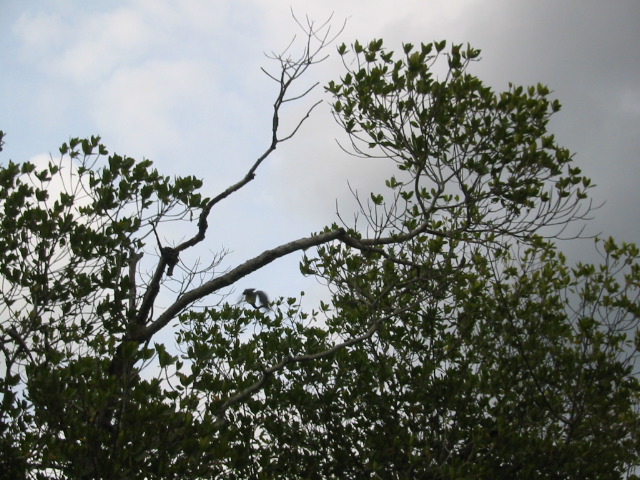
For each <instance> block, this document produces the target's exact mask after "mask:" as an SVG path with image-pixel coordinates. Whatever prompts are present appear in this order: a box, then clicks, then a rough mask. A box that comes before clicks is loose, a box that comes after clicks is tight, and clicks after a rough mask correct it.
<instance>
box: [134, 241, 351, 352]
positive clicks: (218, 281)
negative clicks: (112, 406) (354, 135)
mask: <svg viewBox="0 0 640 480" xmlns="http://www.w3.org/2000/svg"><path fill="white" fill-rule="evenodd" d="M346 237H347V235H346V232H345V231H344V230H343V229H341V228H340V229H337V230H332V231H329V232H325V233H320V234H317V235H313V236H311V237H305V238H300V239H298V240H294V241H292V242H289V243H285V244H284V245H280V246H279V247H276V248H274V249H271V250H266V251H265V252H263V253H261V254H260V255H258V256H257V257H254V258H252V259H250V260H247V261H246V262H244V263H243V264H242V265H239V266H237V267H236V268H234V269H233V270H231V271H229V272H227V273H226V274H225V275H222V276H221V277H217V278H214V279H213V280H210V281H208V282H206V283H204V284H203V285H201V286H199V287H197V288H194V289H193V290H189V291H188V292H185V294H184V295H182V296H181V297H180V298H179V299H178V300H176V301H175V302H174V303H173V304H172V305H171V306H169V308H167V309H166V310H165V311H164V312H163V313H162V314H161V315H160V316H159V317H158V318H157V319H156V320H155V321H154V322H153V323H150V324H149V325H148V326H146V327H144V328H142V329H140V330H138V331H137V332H135V333H134V334H132V335H131V337H130V338H129V340H134V341H138V342H144V341H147V340H149V339H150V338H151V337H152V336H153V334H155V333H156V332H158V331H159V330H161V329H162V328H163V327H164V326H166V325H167V324H168V323H169V322H170V321H171V320H173V319H174V318H175V317H176V316H178V315H179V314H180V313H181V312H182V311H184V310H185V309H186V308H188V307H189V306H190V305H192V304H193V303H194V302H196V301H198V300H200V299H202V298H204V297H206V296H207V295H210V294H211V293H213V292H216V291H218V290H220V289H221V288H225V287H228V286H229V285H232V284H233V283H235V282H236V281H237V280H239V279H241V278H242V277H245V276H246V275H248V274H250V273H251V272H255V271H256V270H259V269H260V268H262V267H264V266H265V265H268V264H269V263H271V262H273V261H274V260H277V259H278V258H281V257H284V256H285V255H288V254H290V253H293V252H295V251H298V250H306V249H307V248H311V247H316V246H318V245H322V244H323V243H327V242H330V241H333V240H338V239H344V238H346ZM349 238H350V237H349Z"/></svg>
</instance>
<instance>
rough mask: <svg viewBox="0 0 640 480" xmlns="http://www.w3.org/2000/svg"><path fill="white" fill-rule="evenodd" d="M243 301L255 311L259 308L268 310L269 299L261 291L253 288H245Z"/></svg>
mask: <svg viewBox="0 0 640 480" xmlns="http://www.w3.org/2000/svg"><path fill="white" fill-rule="evenodd" d="M242 295H244V301H245V302H247V303H248V304H249V305H251V306H252V307H253V308H255V309H256V310H258V309H260V308H263V307H264V308H267V309H268V308H269V297H267V294H266V293H264V292H263V291H262V290H256V289H255V288H247V289H245V291H244V292H242Z"/></svg>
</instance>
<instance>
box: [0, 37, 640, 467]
mask: <svg viewBox="0 0 640 480" xmlns="http://www.w3.org/2000/svg"><path fill="white" fill-rule="evenodd" d="M309 38H310V40H313V39H320V46H319V47H318V48H317V49H316V50H312V49H311V47H308V48H307V49H306V50H305V51H304V54H303V55H302V56H301V57H300V58H299V59H297V60H292V59H291V58H288V57H287V58H284V57H276V60H278V61H279V62H280V67H281V71H280V74H273V75H272V74H268V75H269V76H270V78H272V79H273V80H275V81H276V82H278V85H279V92H278V96H277V98H276V102H275V104H274V118H273V125H272V131H273V139H272V143H271V144H270V145H269V147H268V148H267V150H266V151H265V154H264V155H262V156H261V157H260V158H258V160H257V161H256V163H255V164H254V165H253V166H252V168H251V169H249V171H248V172H247V175H246V176H245V177H244V178H243V179H242V180H241V181H239V182H237V183H234V184H232V185H231V186H230V187H229V188H228V189H226V190H225V191H223V192H221V193H220V194H219V195H217V196H214V197H211V198H206V197H205V196H203V195H202V194H201V193H199V190H200V188H202V182H201V181H199V180H198V179H196V178H193V177H185V178H174V179H171V178H168V177H165V176H162V175H160V174H159V173H158V172H157V171H156V170H155V169H153V166H152V164H151V162H150V161H148V160H145V161H135V160H134V159H131V158H129V157H126V156H120V155H117V154H113V153H111V154H110V153H109V152H108V151H107V149H106V147H105V146H104V145H102V144H101V143H100V139H99V138H97V137H92V138H89V139H84V140H81V139H72V140H71V141H69V142H68V143H65V144H64V145H63V146H62V147H61V148H60V156H59V158H58V159H57V160H53V159H52V160H51V161H50V162H49V163H48V165H34V164H32V163H29V162H23V163H13V162H11V161H9V162H8V163H5V164H4V165H3V166H2V167H0V212H1V215H2V217H1V218H0V230H1V234H0V251H1V252H2V255H1V256H0V282H1V285H2V289H1V294H2V300H1V303H0V338H1V342H2V343H1V345H2V346H1V347H0V355H1V356H2V363H1V364H0V368H1V371H0V374H1V377H0V389H1V392H2V393H1V395H2V397H1V405H0V420H1V423H0V471H2V472H4V475H5V476H6V477H7V478H16V479H19V478H43V479H44V478H148V479H151V478H158V479H160V478H181V479H182V478H309V479H311V478H432V479H453V478H630V477H632V476H633V472H634V468H636V467H637V465H638V458H639V454H640V432H639V430H638V421H639V417H638V411H637V410H638V405H639V404H638V400H639V397H638V395H639V394H640V385H639V383H638V379H637V366H636V363H635V362H636V357H637V348H638V340H637V331H638V318H639V313H640V312H639V310H640V308H639V304H638V293H639V287H640V266H639V262H638V255H639V252H638V248H637V247H636V246H635V245H632V244H617V243H616V242H615V240H613V239H607V240H599V241H598V242H597V246H598V248H599V252H600V255H601V259H602V263H601V264H600V265H590V264H578V265H574V266H572V265H569V264H568V263H567V261H566V259H565V257H564V256H563V255H562V254H561V253H560V251H559V250H558V248H557V246H556V244H555V243H554V241H555V236H556V235H557V233H558V232H560V231H561V230H562V229H564V228H565V227H567V226H569V225H571V224H572V223H573V222H575V221H579V220H582V219H583V218H584V214H585V213H586V212H587V211H588V210H589V204H588V200H587V192H588V190H589V188H590V182H589V180H588V179H587V178H586V177H584V176H582V175H581V172H580V169H579V168H578V167H576V166H574V164H573V163H574V162H573V157H572V156H571V155H570V153H569V152H568V151H567V150H566V149H564V148H562V147H561V146H559V145H558V144H557V143H556V141H555V138H554V137H553V135H550V134H548V132H547V130H546V127H547V122H548V120H549V118H550V116H551V115H552V114H553V113H555V112H557V111H558V110H559V109H560V105H559V103H558V102H557V101H555V100H550V99H549V98H548V96H549V90H548V89H547V88H546V87H545V86H543V85H537V86H535V87H529V88H523V87H518V86H511V87H510V88H509V90H508V91H506V92H501V93H496V92H494V91H493V90H492V89H491V88H489V87H487V86H485V85H484V84H483V83H482V82H481V81H480V79H478V78H477V77H475V76H473V75H472V74H470V73H469V72H468V67H469V65H470V63H471V62H472V61H474V60H476V59H477V58H478V56H479V51H477V50H474V49H472V48H471V47H466V48H464V47H462V46H460V45H454V46H452V47H451V48H449V49H447V47H446V44H445V42H436V43H432V44H426V45H421V46H420V47H419V48H418V47H414V46H413V45H409V44H406V45H404V46H403V52H402V54H401V55H400V56H399V58H397V57H396V54H394V53H393V52H391V51H388V50H386V49H385V48H384V47H383V44H382V41H379V40H376V41H373V42H371V43H369V44H368V45H365V46H363V45H361V44H359V43H355V44H354V45H353V46H352V49H351V50H349V49H348V48H347V47H346V46H345V45H341V46H340V47H338V52H339V54H340V55H341V56H342V57H343V58H345V62H344V64H345V68H346V70H347V71H346V73H345V75H344V76H343V77H342V78H340V79H339V80H337V81H333V82H331V83H330V84H329V85H328V86H327V88H326V90H327V92H328V93H329V94H330V95H332V97H333V109H334V113H335V117H336V119H337V120H338V122H339V123H340V124H341V125H342V126H343V127H344V129H345V131H346V133H347V134H348V138H349V140H350V143H351V147H352V150H353V152H354V154H356V155H361V156H365V157H379V156H380V157H384V158H388V159H389V161H390V162H395V163H396V164H397V167H398V171H397V173H396V174H395V175H394V176H393V177H391V178H390V179H389V180H387V182H386V190H385V191H384V192H383V193H378V192H373V193H371V195H370V197H369V198H367V199H361V200H360V205H361V212H360V216H359V222H360V223H358V222H356V223H355V224H353V225H342V226H339V225H338V224H334V225H332V226H329V227H326V228H324V229H323V230H322V231H321V232H319V233H315V234H312V235H311V236H309V237H306V238H301V239H296V240H293V241H291V242H289V243H286V244H283V245H280V246H277V247H275V248H273V249H270V250H266V251H264V252H263V253H262V254H261V255H259V256H258V257H255V258H253V259H250V260H247V261H246V262H244V263H242V264H240V265H237V266H229V267H228V268H225V269H218V268H217V267H218V265H219V264H220V263H221V262H223V260H224V255H223V254H220V255H219V256H215V257H214V258H206V259H205V260H206V262H205V263H206V264H207V265H208V267H206V268H204V269H202V268H201V267H198V266H197V265H201V264H202V262H200V263H194V264H193V265H191V264H189V263H188V260H187V258H189V257H188V255H187V252H189V253H191V252H195V254H196V255H207V253H206V252H207V250H206V249H204V248H203V249H202V250H199V248H200V247H201V246H202V245H203V240H204V238H205V235H206V234H207V233H211V232H209V230H208V222H207V219H208V216H209V213H210V212H211V210H212V209H213V208H214V207H215V206H216V205H217V204H218V203H219V202H221V201H223V200H226V199H227V198H228V197H230V196H232V194H233V193H235V192H237V191H238V190H240V189H241V188H244V187H245V186H246V185H248V184H249V183H250V181H251V180H252V179H253V178H254V176H255V174H256V171H257V169H258V167H259V166H260V165H261V164H262V162H263V161H265V160H266V159H267V158H268V156H269V154H270V153H271V152H272V151H273V150H274V149H275V147H276V145H277V144H278V143H280V142H282V141H284V140H286V139H287V138H289V137H290V135H281V134H280V133H279V130H278V128H279V127H278V125H279V122H278V119H279V113H280V106H281V105H282V104H283V103H284V102H286V101H287V100H289V99H290V98H289V97H288V90H289V87H290V85H291V84H292V82H294V81H295V80H297V79H298V78H299V77H300V75H301V74H302V73H304V72H305V71H306V69H307V68H308V67H309V66H311V65H313V63H315V62H317V61H318V60H317V55H318V54H319V52H320V51H321V50H322V49H323V48H325V47H326V43H327V36H326V35H325V36H324V37H323V36H321V35H318V34H317V32H315V31H311V30H310V31H309ZM309 45H311V43H310V44H309ZM312 108H313V107H312ZM299 126H300V125H298V126H297V127H296V128H295V130H294V131H293V133H295V132H296V131H297V130H298V127H299ZM0 141H1V140H0ZM175 222H180V223H181V224H182V226H181V228H183V229H188V228H190V229H191V230H190V231H191V232H193V233H192V235H193V236H192V237H190V238H188V239H187V240H185V241H184V242H182V243H180V244H177V245H167V244H165V243H163V240H162V239H163V238H165V237H164V236H163V235H164V234H166V232H167V231H168V229H170V228H175V227H174V226H173V225H174V224H175ZM361 223H364V227H363V226H362V225H361ZM298 251H304V255H303V258H302V261H301V266H300V269H301V273H302V274H303V275H313V276H316V277H317V278H318V279H319V280H320V281H322V282H324V283H326V285H327V286H328V289H329V291H330V292H331V297H330V299H331V300H330V302H328V303H327V304H325V303H322V304H321V305H319V306H318V308H317V309H316V311H311V312H304V311H301V310H300V308H299V302H298V300H297V299H294V298H291V299H276V300H275V301H274V302H273V304H272V308H271V309H266V308H261V309H258V308H253V307H251V306H250V305H237V304H235V303H233V302H231V303H227V302H224V301H221V302H220V303H219V304H217V305H213V306H203V305H202V304H201V303H199V302H201V301H202V300H203V299H204V298H205V297H207V296H209V295H211V294H212V293H214V292H224V291H225V289H227V288H228V287H230V286H232V285H233V284H234V283H235V282H237V281H238V280H240V279H241V278H243V277H244V276H246V275H247V274H249V273H251V272H253V271H255V270H258V269H260V268H262V267H264V266H265V265H267V264H269V263H271V262H273V261H276V260H277V259H278V258H281V257H283V256H285V255H290V254H293V253H295V252H298ZM218 270H219V271H218ZM160 332H170V333H172V334H173V341H168V340H167V339H168V338H169V335H167V334H164V335H162V336H159V335H158V334H159V333H160Z"/></svg>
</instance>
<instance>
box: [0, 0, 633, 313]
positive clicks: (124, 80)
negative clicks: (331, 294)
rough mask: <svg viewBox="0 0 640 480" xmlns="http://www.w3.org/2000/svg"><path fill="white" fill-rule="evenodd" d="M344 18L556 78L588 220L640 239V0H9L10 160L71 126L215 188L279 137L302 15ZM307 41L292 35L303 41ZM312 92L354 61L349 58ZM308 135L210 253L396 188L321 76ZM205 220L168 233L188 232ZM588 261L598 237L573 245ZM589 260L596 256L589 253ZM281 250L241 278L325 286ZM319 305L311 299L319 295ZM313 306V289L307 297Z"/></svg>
mask: <svg viewBox="0 0 640 480" xmlns="http://www.w3.org/2000/svg"><path fill="white" fill-rule="evenodd" d="M292 11H293V12H294V14H295V15H296V17H297V18H299V19H302V20H304V19H305V17H308V18H310V19H313V20H315V21H316V22H318V23H322V22H324V21H325V20H326V19H327V18H329V17H330V16H331V15H332V27H333V29H334V31H338V30H340V28H341V27H342V25H343V23H344V22H345V21H346V24H345V26H344V30H343V31H342V33H341V35H340V37H339V40H338V41H339V42H345V43H347V44H349V43H351V42H353V41H354V40H355V39H359V40H360V41H361V42H363V43H364V42H368V41H369V40H371V39H374V38H382V39H383V40H384V42H385V45H387V46H388V47H389V48H392V49H396V50H398V49H399V48H400V46H401V45H402V43H403V42H412V43H415V44H419V43H421V42H425V43H426V42H430V41H433V40H442V39H446V40H448V41H449V42H454V43H467V42H469V43H470V44H471V45H472V46H474V47H475V48H479V49H481V50H482V55H481V56H482V60H481V61H480V62H478V63H476V64H474V65H473V66H472V67H471V70H470V71H471V73H473V74H475V75H477V76H479V77H480V78H481V79H482V80H483V81H485V82H486V83H487V84H489V85H491V86H493V87H494V88H495V89H497V90H501V89H502V90H504V89H506V87H507V85H508V83H509V82H512V83H515V84H522V85H530V84H536V83H538V82H541V83H543V84H546V85H548V86H549V87H550V88H551V89H552V91H553V92H554V93H553V95H554V96H555V97H556V98H558V99H559V100H560V102H561V103H562V105H563V109H562V111H561V112H560V113H559V114H557V115H556V117H554V119H553V120H552V121H551V123H550V130H551V131H552V133H554V134H555V135H556V138H557V140H558V142H559V143H560V144H562V145H564V146H566V147H567V148H569V149H570V150H571V151H572V152H574V153H575V162H576V165H578V166H580V168H582V170H583V172H584V173H585V174H586V175H587V176H590V177H591V178H592V179H593V182H594V183H595V184H596V185H597V188H596V189H595V191H593V192H592V196H593V198H594V202H595V203H596V204H600V203H603V202H604V205H603V206H602V207H601V208H599V209H598V210H597V211H595V212H594V213H593V216H594V219H593V220H592V221H591V222H590V224H589V226H588V228H587V230H586V233H588V234H602V235H603V236H609V235H613V236H615V237H616V238H618V239H619V240H620V241H627V242H638V241H639V240H640V208H638V204H639V203H640V202H639V200H640V194H638V189H637V187H636V183H637V182H638V180H639V179H640V162H639V161H638V152H640V81H639V79H640V29H639V28H638V23H639V22H640V2H638V1H637V0H610V1H608V2H603V1H600V0H561V1H559V0H527V1H520V2H514V1H511V0H482V1H481V0H460V1H456V0H403V1H400V2H399V1H397V0H389V1H388V0H368V1H366V2H365V1H355V0H323V1H322V2H318V1H312V0H304V1H303V0H299V1H293V0H292V1H288V2H285V1H280V0H253V1H249V0H182V1H180V2H177V1H174V0H130V1H116V0H113V1H101V2H84V1H79V0H75V1H74V0H49V1H47V2H39V1H33V0H25V1H21V2H13V1H10V0H0V42H1V43H0V45H1V46H2V48H1V49H0V71H1V72H2V73H1V74H0V105H1V106H2V108H0V129H1V130H4V131H5V132H6V137H5V142H6V145H5V149H4V152H2V153H1V154H0V163H3V164H4V163H6V162H7V161H8V160H9V159H11V160H13V161H25V160H34V159H37V158H43V156H44V157H46V156H48V155H49V154H50V153H51V154H53V155H55V154H56V153H57V150H58V147H59V146H60V145H61V144H62V143H63V142H65V141H67V140H68V139H69V138H71V137H85V136H90V135H100V136H101V137H102V140H103V143H105V144H106V145H107V147H108V148H109V150H110V151H111V152H117V153H119V154H123V155H124V154H126V155H129V156H133V157H134V158H137V159H142V158H150V159H152V160H153V161H154V163H155V166H156V167H157V168H158V169H159V170H160V172H161V173H164V174H167V175H195V176H197V177H200V178H202V179H204V182H205V184H204V188H203V192H204V193H205V195H208V196H214V195H216V194H217V193H219V192H220V191H221V190H223V189H224V188H226V187H227V186H229V185H231V184H233V183H235V182H237V181H238V180H240V179H241V178H242V177H243V176H244V174H245V172H246V171H247V170H248V169H249V168H250V166H251V165H252V164H253V162H254V161H255V159H256V158H257V157H258V156H259V155H260V154H261V153H262V152H263V151H264V150H265V149H266V148H267V146H268V143H269V140H270V134H271V132H270V121H271V110H270V109H271V105H272V103H273V101H274V99H275V96H276V94H277V85H276V84H275V83H274V82H273V81H271V80H270V79H269V78H268V77H266V76H265V75H264V74H263V73H261V70H260V68H261V67H264V68H267V69H273V68H275V67H276V65H275V64H274V63H273V62H270V61H269V59H268V58H266V57H265V53H267V54H268V53H269V52H276V53H277V52H280V51H282V50H283V49H284V48H285V47H286V46H287V45H288V44H289V42H290V41H291V40H292V38H294V36H295V35H296V34H297V35H298V37H297V40H302V37H301V35H300V30H299V27H298V26H297V25H296V22H295V21H294V19H293V18H292V14H291V12H292ZM296 45H299V44H296V43H295V42H294V44H293V48H295V47H296ZM328 51H329V53H330V54H331V55H330V57H329V58H328V59H327V60H326V61H325V62H324V63H323V64H321V65H318V66H317V68H315V69H312V70H310V71H308V72H307V74H306V75H305V77H303V78H302V79H301V82H300V87H299V88H300V91H302V90H304V88H306V87H308V86H311V85H313V84H314V83H316V82H320V85H321V86H322V85H324V84H326V83H327V82H328V81H329V80H331V79H337V78H338V77H339V76H340V75H341V74H343V72H344V70H343V66H342V64H341V63H340V59H339V57H338V55H337V54H335V48H334V47H331V48H330V49H329V50H328ZM320 99H323V100H324V103H323V104H322V105H321V106H320V107H319V108H318V109H316V110H314V112H313V115H312V116H311V118H310V119H309V120H308V121H307V122H306V123H305V124H304V125H303V127H302V129H301V130H300V131H299V133H298V135H296V137H294V138H293V139H292V140H291V141H290V142H288V143H285V144H282V145H280V146H279V147H278V149H277V150H276V152H274V154H273V155H272V156H271V157H270V158H269V159H268V161H267V162H266V163H265V164H264V165H263V166H262V167H261V168H260V169H259V170H258V172H257V176H256V179H255V180H254V181H253V182H251V183H250V184H249V185H248V186H247V187H245V188H244V189H243V190H242V191H240V192H238V193H237V194H235V195H234V196H232V197H230V198H229V199H227V200H225V201H224V202H223V203H222V204H220V205H219V208H217V209H216V210H214V211H213V212H212V217H211V222H210V224H211V228H210V233H209V234H208V236H207V240H206V241H205V243H204V244H203V245H202V249H201V250H200V254H201V255H202V257H203V258H204V257H207V256H208V255H210V252H217V251H220V250H221V249H226V250H229V252H230V253H229V254H228V256H227V257H226V259H225V264H224V265H223V266H225V267H233V266H235V265H237V264H239V263H241V262H243V261H244V260H246V259H248V258H251V257H253V256H255V255H258V254H259V253H261V252H262V251H263V250H265V249H268V248H273V247H276V246H277V245H280V244H282V243H285V242H288V241H291V240H294V239H296V238H300V237H303V236H307V235H309V234H310V233H311V232H314V231H319V230H321V229H322V228H323V227H324V226H325V225H328V224H331V223H332V222H334V221H336V220H337V219H336V204H337V205H338V206H339V207H338V208H339V209H340V211H341V213H342V214H343V215H344V216H345V218H350V215H351V212H352V209H353V206H354V202H353V198H352V197H351V193H350V189H354V190H357V191H358V192H360V193H361V194H363V195H365V196H368V193H369V192H370V191H378V192H380V191H383V190H384V184H383V181H384V179H385V178H388V177H389V176H390V175H391V174H393V171H394V167H393V166H392V165H391V164H389V163H388V162H381V161H372V160H368V161H365V160H361V159H355V158H352V157H349V156H348V155H346V154H345V153H344V152H342V151H341V150H340V148H339V146H338V144H337V142H336V139H338V140H340V139H342V140H343V141H344V139H345V137H344V134H343V133H342V132H341V131H340V129H339V128H338V126H337V125H336V124H335V122H334V120H333V119H332V117H331V114H330V111H329V109H328V102H327V101H328V100H329V97H328V96H326V95H325V94H324V92H323V90H322V88H321V87H318V88H316V89H315V90H314V91H313V92H312V93H311V94H310V96H309V98H306V99H303V100H301V101H300V102H298V103H296V104H293V105H291V106H290V107H288V108H287V109H286V110H285V111H284V112H283V124H284V125H285V126H290V125H293V124H295V122H296V121H297V120H298V119H299V118H300V116H301V115H303V114H304V112H305V110H306V109H307V108H308V107H309V106H310V105H311V104H312V103H313V102H315V101H316V100H320ZM194 232H195V225H194V226H193V228H192V229H191V230H188V229H187V230H185V231H183V232H176V231H164V232H160V234H161V236H163V238H165V239H171V240H180V239H181V238H185V237H190V236H192V235H193V233H194ZM563 248H564V249H566V250H567V251H569V252H571V253H572V255H574V256H575V257H576V258H581V259H587V260H588V259H589V255H590V252H592V242H591V241H589V242H584V241H583V242H573V243H571V244H567V246H566V247H563ZM583 257H584V258H583ZM299 259H300V257H299V256H292V257H290V258H286V259H282V260H280V261H278V262H276V263H275V264H273V265H271V266H269V267H268V268H266V269H264V270H262V271H260V272H256V273H255V274H252V275H251V276H250V277H247V278H245V279H243V280H241V281H240V283H239V284H238V286H237V291H242V289H243V288H247V287H257V288H261V289H264V290H266V291H267V292H268V293H269V294H270V295H271V296H280V295H297V294H298V293H299V292H300V291H301V290H306V291H307V292H309V291H310V292H316V294H317V295H320V293H317V292H318V291H319V290H318V287H317V286H315V283H314V282H313V281H312V280H309V279H307V280H304V279H302V278H301V277H300V275H299V274H298V273H297V265H298V261H299ZM307 298H308V299H309V300H308V303H307V304H305V306H306V307H309V308H311V307H313V299H314V293H312V294H311V295H310V296H308V297H307ZM306 302H307V301H306Z"/></svg>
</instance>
